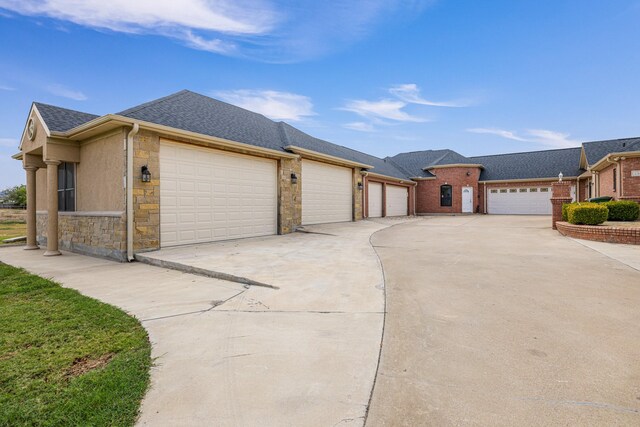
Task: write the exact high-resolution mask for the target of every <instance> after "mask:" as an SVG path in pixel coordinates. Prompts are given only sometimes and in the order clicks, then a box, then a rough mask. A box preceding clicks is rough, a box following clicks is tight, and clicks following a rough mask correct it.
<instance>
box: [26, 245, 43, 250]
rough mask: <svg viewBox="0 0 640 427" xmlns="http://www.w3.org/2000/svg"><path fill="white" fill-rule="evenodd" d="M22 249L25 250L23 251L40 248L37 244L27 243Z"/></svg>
mask: <svg viewBox="0 0 640 427" xmlns="http://www.w3.org/2000/svg"><path fill="white" fill-rule="evenodd" d="M22 249H23V250H25V251H35V250H37V249H40V246H38V245H27V246H25V247H24V248H22Z"/></svg>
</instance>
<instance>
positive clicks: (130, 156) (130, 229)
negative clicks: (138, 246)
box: [127, 123, 140, 262]
mask: <svg viewBox="0 0 640 427" xmlns="http://www.w3.org/2000/svg"><path fill="white" fill-rule="evenodd" d="M139 130H140V126H139V125H138V123H134V124H133V127H132V128H131V131H129V133H128V134H127V260H128V261H129V262H131V261H133V259H134V257H133V138H134V137H135V136H136V134H137V133H138V131H139Z"/></svg>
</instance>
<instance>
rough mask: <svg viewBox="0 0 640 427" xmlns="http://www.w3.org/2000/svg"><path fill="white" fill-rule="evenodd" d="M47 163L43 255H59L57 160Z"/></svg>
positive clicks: (47, 161) (46, 161)
mask: <svg viewBox="0 0 640 427" xmlns="http://www.w3.org/2000/svg"><path fill="white" fill-rule="evenodd" d="M44 162H45V163H46V164H47V251H46V252H45V253H44V256H56V255H60V251H59V250H58V165H59V164H60V161H58V160H45V161H44Z"/></svg>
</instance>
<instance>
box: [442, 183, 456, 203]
mask: <svg viewBox="0 0 640 427" xmlns="http://www.w3.org/2000/svg"><path fill="white" fill-rule="evenodd" d="M452 193H453V192H452V191H451V186H450V185H441V186H440V206H451V202H452V200H451V195H452Z"/></svg>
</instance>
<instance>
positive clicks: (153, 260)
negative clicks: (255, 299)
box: [135, 254, 280, 289]
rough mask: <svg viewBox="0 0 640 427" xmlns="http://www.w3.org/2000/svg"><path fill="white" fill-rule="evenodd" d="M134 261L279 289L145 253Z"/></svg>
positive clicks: (137, 256) (248, 284)
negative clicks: (152, 256)
mask: <svg viewBox="0 0 640 427" xmlns="http://www.w3.org/2000/svg"><path fill="white" fill-rule="evenodd" d="M135 259H136V261H140V262H143V263H145V264H149V265H153V266H156V267H162V268H168V269H170V270H177V271H181V272H183V273H189V274H195V275H198V276H204V277H210V278H212V279H220V280H226V281H228V282H234V283H240V284H242V285H245V286H259V287H262V288H269V289H280V288H279V287H277V286H273V285H269V284H266V283H262V282H258V281H256V280H252V279H249V278H246V277H240V276H234V275H233V274H228V273H222V272H219V271H213V270H208V269H206V268H200V267H192V266H189V265H185V264H180V263H179V262H174V261H166V260H162V259H157V258H151V257H148V256H145V255H140V254H136V255H135Z"/></svg>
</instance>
